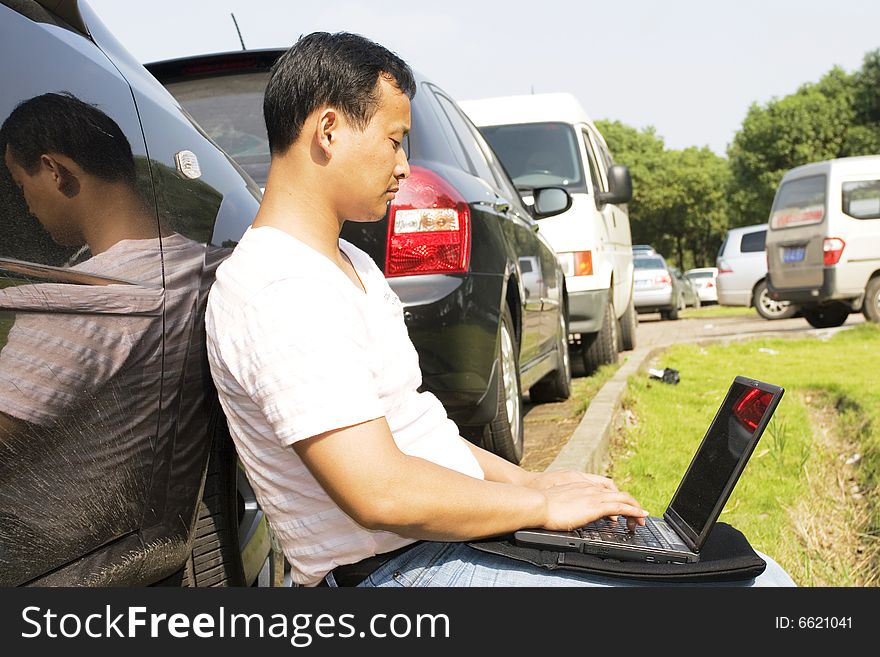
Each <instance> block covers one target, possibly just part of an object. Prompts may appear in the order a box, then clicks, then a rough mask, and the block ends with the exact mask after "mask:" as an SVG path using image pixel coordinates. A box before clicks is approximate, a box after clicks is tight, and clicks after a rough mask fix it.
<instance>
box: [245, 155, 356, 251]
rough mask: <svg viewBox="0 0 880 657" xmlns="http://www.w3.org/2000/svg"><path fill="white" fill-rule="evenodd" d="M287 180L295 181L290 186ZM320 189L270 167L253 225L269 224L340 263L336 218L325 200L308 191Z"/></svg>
mask: <svg viewBox="0 0 880 657" xmlns="http://www.w3.org/2000/svg"><path fill="white" fill-rule="evenodd" d="M288 181H296V183H295V184H293V185H291V184H290V183H289V182H288ZM312 189H320V187H319V186H318V184H317V183H310V182H309V181H307V180H305V179H304V177H303V176H301V175H296V174H295V173H294V172H282V171H279V170H278V169H275V170H274V171H271V170H270V173H269V180H268V181H267V183H266V190H265V192H264V194H263V200H262V202H261V203H260V209H259V211H258V212H257V216H256V218H255V219H254V222H253V224H252V225H253V227H254V228H259V227H260V226H272V227H273V228H277V229H278V230H283V231H284V232H286V233H288V234H290V235H292V236H293V237H295V238H297V239H298V240H299V241H301V242H303V243H304V244H307V245H308V246H310V247H311V248H313V249H314V250H316V251H318V252H319V253H322V254H324V255H325V256H326V257H328V258H330V259H331V260H332V261H334V262H337V263H339V264H341V255H340V253H339V233H340V232H341V231H342V224H343V221H342V220H340V219H339V218H338V217H337V215H336V213H335V212H334V211H333V209H332V208H331V207H330V206H329V204H328V203H327V201H326V199H324V198H322V196H321V195H320V194H315V193H310V191H309V190H312Z"/></svg>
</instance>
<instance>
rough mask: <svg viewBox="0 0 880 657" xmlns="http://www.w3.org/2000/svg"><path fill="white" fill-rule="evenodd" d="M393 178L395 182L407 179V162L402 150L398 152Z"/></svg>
mask: <svg viewBox="0 0 880 657" xmlns="http://www.w3.org/2000/svg"><path fill="white" fill-rule="evenodd" d="M394 177H395V178H396V179H397V180H401V179H403V178H409V160H408V159H407V157H406V153H405V152H404V150H403V149H402V148H401V149H400V150H399V151H398V156H397V163H396V164H395V166H394Z"/></svg>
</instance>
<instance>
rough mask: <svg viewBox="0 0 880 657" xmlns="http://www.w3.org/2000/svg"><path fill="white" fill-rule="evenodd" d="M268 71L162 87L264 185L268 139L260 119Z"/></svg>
mask: <svg viewBox="0 0 880 657" xmlns="http://www.w3.org/2000/svg"><path fill="white" fill-rule="evenodd" d="M268 81H269V73H268V71H260V72H250V73H236V74H233V75H215V76H210V77H202V78H195V79H192V80H182V81H179V82H169V83H168V84H167V85H166V88H167V89H168V91H169V92H170V93H171V95H172V96H174V97H175V98H176V99H177V102H179V103H180V104H181V105H182V106H183V107H184V109H186V111H187V112H188V113H189V114H190V115H191V116H192V117H193V118H194V119H195V121H196V123H198V124H199V125H200V126H201V127H202V129H203V130H204V131H205V132H206V133H208V136H209V137H211V139H213V140H214V141H215V142H217V143H218V144H219V145H220V147H221V148H223V150H225V151H226V152H227V153H228V154H229V155H230V156H231V157H232V159H234V160H235V161H236V162H237V163H238V164H239V165H240V166H241V167H242V168H243V169H244V170H245V171H246V172H247V173H248V174H249V175H250V177H251V178H253V179H254V181H255V182H256V183H257V184H258V185H260V186H261V187H264V186H265V185H266V178H267V176H268V173H269V159H270V156H269V138H268V137H267V136H266V123H265V121H264V120H263V92H264V90H265V88H266V84H267V83H268Z"/></svg>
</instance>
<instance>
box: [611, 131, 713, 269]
mask: <svg viewBox="0 0 880 657" xmlns="http://www.w3.org/2000/svg"><path fill="white" fill-rule="evenodd" d="M596 123H597V126H598V127H599V130H600V131H601V132H602V134H603V135H604V136H605V139H606V141H607V142H608V146H609V148H610V149H611V151H612V152H613V153H614V157H615V161H617V162H620V163H622V164H626V165H627V166H629V168H630V173H631V174H632V178H633V200H632V202H631V203H630V206H629V215H630V223H631V227H632V234H633V242H634V243H646V244H652V245H654V247H655V248H657V249H658V250H659V251H660V252H661V253H663V254H664V255H665V256H667V258H668V259H669V260H670V261H671V263H672V264H675V265H677V266H678V267H680V268H681V269H688V268H690V267H700V266H708V265H712V264H714V257H715V253H716V252H717V250H718V246H719V245H720V243H721V239H722V238H723V234H724V231H725V230H726V228H727V203H726V191H727V181H728V176H729V173H728V168H727V162H726V161H725V160H724V158H721V157H719V156H718V155H716V154H715V153H713V152H712V151H711V150H709V149H708V148H687V149H685V150H666V148H665V147H664V144H663V140H662V139H661V138H660V137H658V136H657V135H656V134H655V132H654V129H653V128H650V127H649V128H645V129H643V130H641V131H639V130H636V129H634V128H631V127H629V126H626V125H624V124H622V123H620V122H619V121H613V122H612V121H597V122H596Z"/></svg>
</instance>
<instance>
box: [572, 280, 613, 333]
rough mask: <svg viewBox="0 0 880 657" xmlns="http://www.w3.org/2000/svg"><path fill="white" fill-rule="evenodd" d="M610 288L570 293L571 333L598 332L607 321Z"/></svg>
mask: <svg viewBox="0 0 880 657" xmlns="http://www.w3.org/2000/svg"><path fill="white" fill-rule="evenodd" d="M607 307H608V290H582V291H580V292H569V293H568V330H569V331H570V332H571V333H598V331H599V329H600V328H602V322H604V321H605V309H606V308H607Z"/></svg>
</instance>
